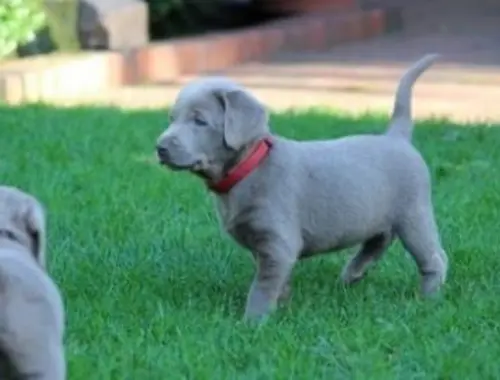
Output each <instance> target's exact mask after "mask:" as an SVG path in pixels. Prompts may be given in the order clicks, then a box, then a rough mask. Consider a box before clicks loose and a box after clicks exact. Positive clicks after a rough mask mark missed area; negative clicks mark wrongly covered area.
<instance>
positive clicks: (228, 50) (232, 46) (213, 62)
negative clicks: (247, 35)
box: [205, 34, 239, 71]
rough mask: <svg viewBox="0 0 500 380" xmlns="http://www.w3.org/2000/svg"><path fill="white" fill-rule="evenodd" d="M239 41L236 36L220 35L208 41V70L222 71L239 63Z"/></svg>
mask: <svg viewBox="0 0 500 380" xmlns="http://www.w3.org/2000/svg"><path fill="white" fill-rule="evenodd" d="M238 61H239V39H238V38H237V37H235V36H234V35H231V34H227V35H220V36H216V37H214V38H212V39H211V40H210V41H207V46H206V67H205V69H206V70H209V71H211V70H220V69H225V68H228V67H230V66H233V65H234V64H236V63H239V62H238Z"/></svg>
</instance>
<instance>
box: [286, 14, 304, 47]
mask: <svg viewBox="0 0 500 380" xmlns="http://www.w3.org/2000/svg"><path fill="white" fill-rule="evenodd" d="M305 20H306V19H302V18H298V19H295V20H292V21H290V22H289V23H286V24H285V25H284V30H285V46H286V48H287V49H288V50H303V49H307V35H308V32H309V31H308V28H307V23H306V22H304V21H305Z"/></svg>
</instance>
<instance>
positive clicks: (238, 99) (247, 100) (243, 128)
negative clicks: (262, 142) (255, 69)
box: [221, 90, 268, 150]
mask: <svg viewBox="0 0 500 380" xmlns="http://www.w3.org/2000/svg"><path fill="white" fill-rule="evenodd" d="M221 96H222V100H223V105H224V111H225V117H224V141H225V143H226V145H227V146H228V147H230V148H232V149H234V150H238V149H240V148H241V147H243V146H244V145H245V144H247V143H249V142H251V141H253V140H254V139H257V138H258V137H260V136H262V135H264V134H266V133H267V132H268V126H267V124H268V116H267V111H266V109H265V108H264V106H263V105H262V104H260V103H259V102H258V101H257V100H256V99H255V98H253V97H252V96H251V95H249V94H247V93H246V92H245V91H243V90H232V91H228V92H225V93H223V94H222V95H221Z"/></svg>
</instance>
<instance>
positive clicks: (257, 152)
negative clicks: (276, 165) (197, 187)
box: [208, 137, 273, 194]
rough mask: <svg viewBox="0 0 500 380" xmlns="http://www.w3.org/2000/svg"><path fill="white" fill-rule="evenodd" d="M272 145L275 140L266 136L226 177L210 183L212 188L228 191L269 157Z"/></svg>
mask: <svg viewBox="0 0 500 380" xmlns="http://www.w3.org/2000/svg"><path fill="white" fill-rule="evenodd" d="M272 146H273V142H272V141H271V139H270V138H269V137H264V138H263V139H262V140H260V141H259V142H258V143H257V144H256V145H255V146H254V147H253V149H252V150H251V151H250V152H249V153H248V155H247V156H246V157H245V158H243V159H242V160H241V161H240V162H238V163H237V164H236V165H235V166H234V167H233V168H231V169H230V170H229V172H228V173H227V174H226V176H225V177H224V178H222V179H221V180H220V181H219V182H216V183H210V184H208V187H209V188H210V190H212V191H214V192H216V193H219V194H223V193H227V192H228V191H229V190H231V189H232V188H233V186H235V185H236V184H237V183H238V182H240V181H241V180H243V179H244V178H245V177H246V176H248V175H249V174H250V173H251V172H252V171H253V170H254V169H255V168H257V166H258V165H259V164H260V163H261V162H262V160H263V159H264V158H266V157H267V155H268V153H269V150H270V149H271V147H272Z"/></svg>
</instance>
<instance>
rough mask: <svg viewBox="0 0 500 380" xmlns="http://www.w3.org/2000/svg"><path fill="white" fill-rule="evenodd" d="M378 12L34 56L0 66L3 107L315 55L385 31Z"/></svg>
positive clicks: (315, 17) (299, 19) (310, 16)
mask: <svg viewBox="0 0 500 380" xmlns="http://www.w3.org/2000/svg"><path fill="white" fill-rule="evenodd" d="M387 27H388V25H387V20H386V12H385V11H383V10H377V9H376V10H367V11H361V10H355V11H348V12H342V13H338V12H324V13H320V14H306V15H301V16H297V17H293V18H289V19H285V20H280V21H273V22H270V23H267V24H265V25H261V26H258V27H254V28H248V29H245V30H240V31H235V32H227V33H215V34H207V35H203V36H201V37H193V38H182V39H176V40H170V41H168V42H161V43H152V44H149V45H147V46H144V47H141V48H139V49H136V50H135V51H131V52H126V53H125V52H84V53H79V54H75V55H71V56H39V57H35V58H28V59H22V60H18V61H11V62H8V63H5V64H3V65H0V100H3V101H6V102H7V103H19V102H23V101H29V102H35V101H45V100H47V101H48V100H57V99H65V98H71V97H80V96H87V95H91V94H92V93H96V92H103V91H106V89H110V88H116V87H119V86H121V85H125V84H134V83H145V82H146V83H147V82H168V81H175V80H176V79H177V78H179V77H180V76H182V75H186V74H191V75H192V74H201V73H205V72H211V71H212V72H213V71H218V70H223V69H227V68H229V67H232V66H234V65H237V64H241V63H244V62H248V61H255V60H262V59H265V58H266V57H268V56H270V55H272V54H275V53H278V52H284V51H307V50H322V49H325V48H328V47H330V46H334V45H336V44H339V43H345V42H349V41H354V40H360V39H365V38H370V37H376V36H379V35H381V34H383V33H385V32H386V31H387Z"/></svg>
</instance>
